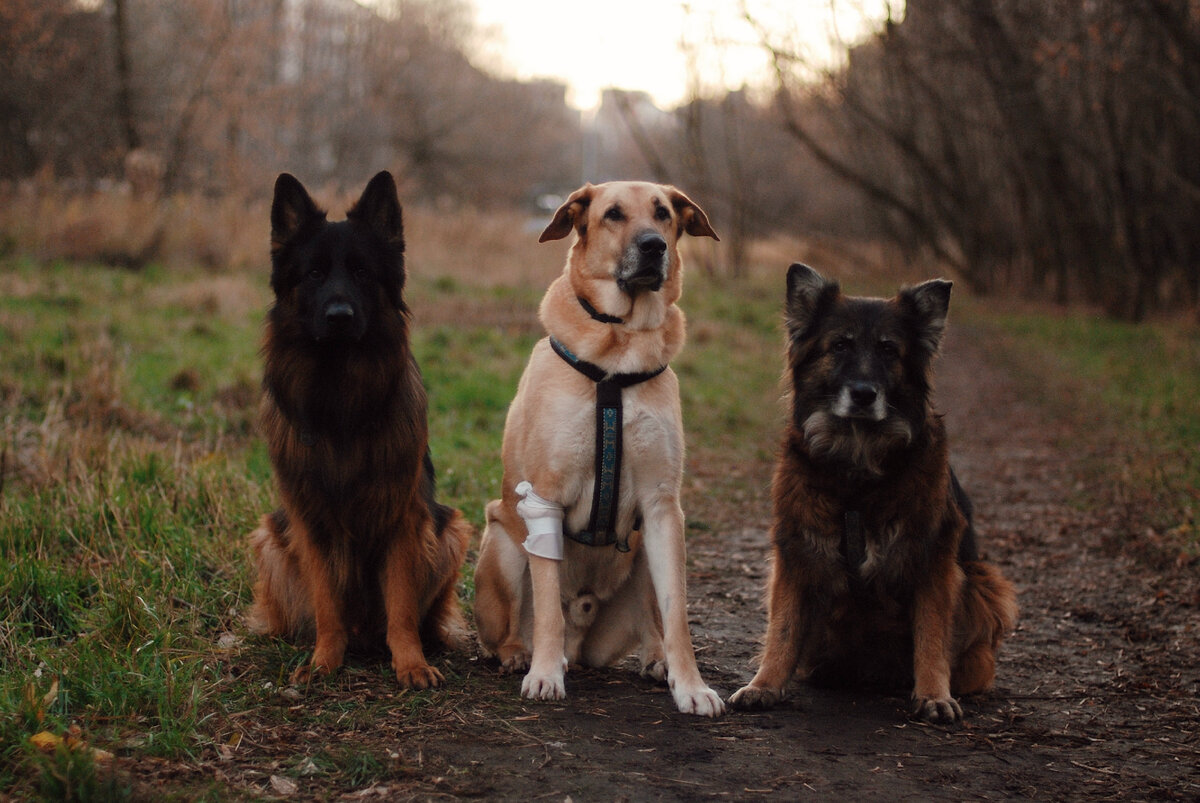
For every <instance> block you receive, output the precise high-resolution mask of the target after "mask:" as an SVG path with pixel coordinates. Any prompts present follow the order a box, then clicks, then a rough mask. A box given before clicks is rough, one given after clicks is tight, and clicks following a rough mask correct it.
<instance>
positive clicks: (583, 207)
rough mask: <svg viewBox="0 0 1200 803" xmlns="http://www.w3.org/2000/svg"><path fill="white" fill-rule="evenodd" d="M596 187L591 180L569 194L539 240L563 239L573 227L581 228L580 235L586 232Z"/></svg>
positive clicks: (540, 241)
mask: <svg viewBox="0 0 1200 803" xmlns="http://www.w3.org/2000/svg"><path fill="white" fill-rule="evenodd" d="M595 189H596V188H595V187H594V186H592V184H591V183H590V182H589V183H587V184H584V185H583V186H582V187H580V188H579V189H577V190H575V192H573V193H571V194H570V195H569V196H567V200H565V201H563V205H562V206H560V207H559V208H558V210H557V211H555V213H554V217H553V218H551V219H550V225H549V226H547V227H546V229H545V231H543V232H542V236H541V237H538V242H539V243H544V242H547V241H549V240H561V239H562V238H563V237H566V236H567V235H568V234H570V233H571V229H573V228H578V229H579V236H580V237H582V236H583V235H584V234H586V233H587V210H588V206H590V205H591V203H592V194H593V193H594V192H595Z"/></svg>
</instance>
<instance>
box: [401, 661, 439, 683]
mask: <svg viewBox="0 0 1200 803" xmlns="http://www.w3.org/2000/svg"><path fill="white" fill-rule="evenodd" d="M392 668H393V669H395V670H396V680H397V681H399V682H400V685H401V686H403V687H404V688H406V689H435V688H437V687H438V686H440V685H442V684H443V683H444V682H445V681H446V679H445V678H444V677H442V673H441V672H439V671H438V670H437V669H436V668H434V667H432V666H430V665H429V664H424V663H422V664H414V665H411V666H396V664H395V663H393V664H392Z"/></svg>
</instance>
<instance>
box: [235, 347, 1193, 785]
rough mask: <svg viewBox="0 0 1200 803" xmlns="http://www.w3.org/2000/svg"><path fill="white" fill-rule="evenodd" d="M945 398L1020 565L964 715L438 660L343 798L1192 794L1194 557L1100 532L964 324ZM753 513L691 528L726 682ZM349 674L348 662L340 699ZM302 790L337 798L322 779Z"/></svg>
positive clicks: (698, 581) (737, 644)
mask: <svg viewBox="0 0 1200 803" xmlns="http://www.w3.org/2000/svg"><path fill="white" fill-rule="evenodd" d="M939 399H940V404H939V406H940V407H941V408H942V409H944V410H946V411H947V412H948V416H947V417H948V420H949V422H950V427H951V433H952V438H953V444H954V453H955V464H956V468H957V470H958V472H959V475H960V477H961V478H962V480H963V483H964V485H965V486H966V487H967V489H968V490H969V492H970V493H971V494H972V495H973V497H974V500H975V507H976V511H977V524H978V527H979V530H980V534H981V537H982V546H983V552H984V555H985V557H986V558H988V559H990V560H992V561H994V562H996V563H998V564H999V565H1000V566H1002V567H1003V569H1004V571H1005V572H1006V573H1008V575H1009V576H1010V577H1011V578H1012V579H1013V580H1014V581H1015V582H1016V584H1017V586H1018V588H1019V590H1020V602H1021V609H1022V611H1021V622H1020V626H1019V629H1018V631H1017V632H1016V633H1015V634H1014V636H1013V637H1012V638H1011V639H1010V640H1009V641H1008V642H1007V643H1006V644H1005V647H1004V649H1003V651H1002V653H1001V659H1000V665H999V669H998V681H997V688H996V689H995V691H994V692H993V693H991V694H989V695H986V696H983V697H978V698H972V699H968V700H965V701H964V711H965V714H966V722H965V724H963V725H962V726H960V727H955V728H942V727H932V726H927V725H922V724H918V723H914V722H911V721H909V720H908V719H907V718H906V717H905V713H904V712H905V705H906V702H907V700H906V699H905V698H903V697H900V696H896V697H888V696H879V695H873V694H866V693H862V694H853V693H844V692H829V691H824V690H815V689H810V688H807V687H805V686H799V687H797V688H796V690H795V692H794V695H793V696H792V698H790V700H789V701H788V702H787V704H785V705H784V706H783V707H781V708H779V709H778V710H774V711H771V712H767V713H744V712H737V711H734V712H730V713H729V714H728V715H726V716H725V717H724V718H722V719H719V720H716V721H708V720H700V719H696V718H693V717H687V716H683V715H681V714H678V713H676V712H675V711H674V706H673V705H672V703H671V700H670V697H669V695H668V694H667V692H666V690H665V689H664V688H661V687H655V686H654V685H653V684H651V683H649V682H643V681H641V680H639V679H637V678H636V676H634V675H633V674H632V673H631V672H628V671H624V670H611V671H584V672H573V673H571V674H570V675H569V676H568V691H569V694H570V695H571V696H570V698H569V699H568V700H567V701H566V702H565V703H563V704H532V703H527V702H525V701H522V700H519V699H518V696H517V695H518V688H519V680H518V679H517V678H512V677H509V678H499V677H497V676H496V675H495V674H494V670H493V668H492V667H491V666H488V665H485V664H483V663H482V662H480V661H478V660H475V659H469V658H466V657H462V656H451V657H450V658H449V659H448V660H447V663H448V665H449V667H448V668H449V669H450V670H451V672H452V673H453V674H455V675H457V677H456V678H454V679H453V681H452V682H453V683H454V684H456V685H458V687H459V690H460V691H459V692H457V693H453V696H452V697H450V698H448V699H447V700H446V704H445V705H444V706H443V707H441V708H439V709H438V711H437V713H436V715H431V716H433V719H432V720H431V721H427V722H423V723H421V724H420V725H417V726H414V725H411V724H409V725H404V726H392V725H390V724H389V721H387V720H386V719H384V720H377V721H374V722H364V723H361V724H360V725H357V726H354V727H350V728H347V729H343V730H342V732H340V733H339V734H338V737H337V738H340V739H346V740H353V741H354V742H355V743H356V744H361V743H362V742H364V741H376V742H378V743H379V747H380V748H381V750H386V751H387V753H388V754H390V756H391V758H390V761H391V762H392V765H393V766H392V767H391V771H390V772H389V773H388V777H387V779H386V780H384V781H381V782H379V783H377V784H375V785H374V786H371V787H369V788H366V789H360V790H359V791H357V792H355V793H352V796H354V797H371V796H374V795H379V796H380V797H387V798H388V799H439V798H441V799H454V798H480V799H488V800H553V801H561V800H565V799H567V798H570V799H572V800H574V801H611V800H635V801H636V800H695V799H709V798H728V799H734V800H757V799H763V800H791V799H795V798H797V797H801V796H812V797H816V798H822V799H854V800H872V799H886V800H896V799H901V798H920V799H954V800H959V799H988V800H990V799H996V800H1000V799H1014V798H1023V799H1047V800H1059V799H1080V798H1087V799H1099V800H1103V799H1197V798H1200V769H1197V766H1198V765H1200V702H1198V699H1197V690H1198V686H1200V643H1198V642H1200V624H1198V620H1200V615H1198V611H1197V608H1198V604H1197V603H1198V599H1200V597H1198V592H1197V588H1198V584H1197V577H1196V570H1195V568H1194V567H1192V568H1190V569H1179V570H1170V571H1168V572H1167V573H1165V574H1164V573H1156V572H1153V571H1150V570H1149V569H1147V568H1145V567H1144V566H1143V565H1141V564H1139V563H1137V562H1135V561H1133V560H1130V559H1127V558H1124V557H1121V556H1120V555H1117V554H1113V552H1112V551H1111V550H1109V549H1106V547H1105V544H1106V543H1110V542H1111V541H1112V540H1113V537H1121V536H1123V535H1124V533H1123V531H1122V527H1125V526H1126V525H1125V524H1124V522H1125V520H1126V517H1125V516H1124V515H1123V514H1122V513H1121V511H1119V510H1116V509H1114V510H1087V511H1085V510H1080V509H1078V508H1077V507H1075V506H1073V505H1072V504H1071V502H1070V499H1071V497H1072V496H1073V495H1074V492H1075V490H1076V486H1077V483H1078V482H1079V480H1078V477H1079V476H1080V474H1079V472H1078V470H1077V466H1078V465H1079V462H1078V461H1079V459H1080V458H1081V457H1083V456H1084V455H1083V454H1082V453H1079V452H1078V451H1077V449H1076V448H1073V447H1072V442H1073V441H1074V440H1075V437H1074V435H1073V433H1071V432H1070V431H1068V430H1067V429H1065V428H1064V426H1063V425H1061V424H1054V423H1051V422H1050V421H1048V420H1047V419H1046V417H1045V415H1044V414H1043V413H1042V411H1040V410H1039V409H1037V408H1036V407H1034V406H1032V405H1030V404H1028V403H1026V402H1024V401H1023V400H1022V398H1021V396H1020V394H1019V392H1018V391H1017V389H1016V388H1015V387H1014V386H1013V384H1012V383H1011V382H1010V381H1009V380H1008V379H1007V378H1006V376H1005V375H1004V373H1003V372H1002V371H1000V370H999V369H997V368H995V367H994V366H993V365H991V364H990V363H989V361H988V359H987V356H986V353H985V352H984V350H983V349H982V347H981V342H980V337H979V336H978V335H977V334H975V333H972V332H971V331H970V330H953V332H952V335H951V339H950V342H949V344H948V347H947V349H946V353H945V355H944V357H943V359H942V360H941V363H940V375H939ZM760 468H761V470H762V471H763V472H764V475H765V476H768V475H769V471H770V467H769V466H763V467H760ZM764 481H765V480H764ZM746 515H747V516H749V517H750V518H748V519H746V521H748V522H750V523H753V524H754V525H755V526H749V527H744V528H742V529H740V530H738V529H734V530H732V531H731V530H730V529H729V528H727V527H717V528H714V529H713V530H712V531H704V530H699V531H695V532H692V533H691V535H690V540H689V557H690V559H691V564H692V573H691V579H690V583H691V585H690V589H689V590H690V595H691V598H692V604H691V617H692V621H693V631H694V633H695V634H696V643H697V647H698V649H699V655H700V661H701V669H702V671H703V673H704V675H705V677H706V679H708V681H709V682H710V683H711V684H713V686H714V687H715V688H717V690H718V691H719V692H720V693H721V695H722V696H728V695H729V694H731V693H732V692H733V691H734V690H735V689H737V688H738V687H739V686H740V685H741V684H742V683H744V682H745V681H747V680H748V679H749V678H750V676H751V674H752V671H751V669H752V660H753V656H754V653H755V651H756V649H757V639H758V637H759V635H760V633H761V631H762V628H763V624H764V614H763V610H762V607H761V605H760V588H761V586H762V583H763V581H764V578H765V568H764V561H765V558H766V555H767V544H766V534H765V532H764V530H763V528H762V525H761V522H762V517H761V515H757V513H756V511H746ZM367 674H368V675H370V676H371V679H369V680H364V684H365V685H366V686H367V687H370V686H375V687H377V686H378V683H377V679H378V675H377V674H374V673H367ZM355 683H356V680H355V674H354V672H353V671H351V672H350V674H349V675H348V676H347V678H346V679H345V680H344V681H343V688H345V690H346V691H347V693H348V694H350V695H353V694H354V689H353V687H354V685H355ZM312 736H316V734H309V735H308V736H307V737H306V735H305V734H302V733H295V732H292V733H288V732H287V731H286V729H282V730H277V731H274V732H272V733H259V734H255V735H254V737H253V743H254V744H255V745H257V748H256V749H254V750H251V751H249V754H243V755H242V756H240V757H239V759H240V760H238V761H235V762H233V763H232V764H227V765H225V766H224V767H218V769H217V775H218V776H222V777H223V779H224V780H225V781H226V782H229V783H232V784H233V785H234V786H235V787H241V788H242V789H244V790H246V791H247V793H249V794H253V792H254V790H255V789H259V790H262V791H264V792H267V793H268V794H269V793H270V787H269V785H268V784H267V776H268V774H269V767H265V766H264V764H263V761H262V759H263V758H264V757H266V756H270V755H274V756H279V755H281V754H282V753H285V752H286V751H287V750H288V749H291V750H297V749H303V740H304V739H305V738H311V737H312ZM320 738H328V734H321V735H320ZM297 740H299V741H300V744H299V745H297ZM255 754H257V755H255ZM264 770H266V771H265V772H264ZM297 791H298V794H299V796H302V797H303V796H307V795H311V796H313V797H317V798H326V797H337V796H338V794H339V793H338V792H337V791H336V790H331V789H329V788H327V787H326V788H322V787H321V785H320V784H319V782H316V780H315V779H314V782H313V783H312V784H305V783H303V782H301V783H300V784H299V789H298V790H297Z"/></svg>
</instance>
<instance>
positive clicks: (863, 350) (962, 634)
mask: <svg viewBox="0 0 1200 803" xmlns="http://www.w3.org/2000/svg"><path fill="white" fill-rule="evenodd" d="M949 303H950V282H946V281H940V280H933V281H929V282H925V283H923V284H920V285H917V286H916V287H912V288H908V289H905V290H902V291H901V292H900V294H899V295H898V296H896V297H895V298H893V299H890V300H886V301H885V300H883V299H873V298H852V297H847V296H844V295H842V293H841V290H840V289H839V287H838V285H837V283H836V282H831V281H827V280H826V279H824V278H823V277H821V276H820V275H819V274H818V273H817V272H816V271H814V270H813V269H812V268H809V267H807V266H805V265H799V264H797V265H792V266H791V268H790V269H789V270H788V277H787V330H788V338H789V350H788V362H789V370H790V376H791V380H792V420H791V424H790V426H789V427H788V430H787V434H786V438H785V441H784V445H783V455H782V457H781V458H780V461H779V465H778V467H777V469H776V472H775V481H774V487H773V494H774V499H775V523H774V527H773V531H772V541H773V546H774V562H773V565H772V569H771V579H770V582H769V586H768V602H767V605H768V613H767V635H766V646H765V649H764V651H763V655H762V663H761V666H760V668H759V670H758V673H757V674H756V675H755V676H754V679H753V680H752V681H751V682H750V684H749V685H748V686H746V687H745V688H743V689H741V690H740V691H738V692H736V693H735V694H734V695H733V697H731V698H730V703H732V704H733V705H736V706H740V707H743V708H755V707H768V706H771V705H774V704H775V703H777V702H778V701H779V700H780V699H782V698H783V696H784V694H785V691H786V686H787V683H788V681H789V679H790V678H791V676H792V674H793V672H794V671H796V670H797V668H798V669H799V671H800V674H801V675H802V676H803V677H806V678H807V679H809V680H810V681H812V682H817V683H821V682H837V683H882V684H890V685H898V684H907V683H912V684H913V692H912V697H913V711H914V713H915V714H917V715H918V716H920V717H922V718H925V719H928V720H931V721H935V722H951V721H955V720H958V719H960V718H961V717H962V709H961V708H960V707H959V704H958V701H957V700H955V699H954V698H953V697H952V696H951V694H971V693H973V692H979V691H983V690H986V689H988V688H990V687H991V685H992V680H993V678H994V676H995V664H996V649H997V647H998V646H999V644H1000V641H1001V639H1002V638H1003V636H1004V635H1005V633H1007V632H1008V631H1010V630H1011V629H1012V628H1013V627H1014V625H1015V622H1016V615H1017V605H1016V594H1015V592H1014V590H1013V587H1012V585H1011V584H1010V583H1009V582H1008V581H1007V580H1006V579H1005V578H1004V577H1003V576H1002V575H1001V574H1000V572H999V571H998V570H997V569H996V568H995V567H993V566H990V565H988V564H986V563H982V562H980V561H979V560H978V559H977V554H976V546H975V533H974V530H973V529H972V527H971V523H970V503H969V502H968V501H967V497H966V494H965V493H963V491H962V489H961V488H960V487H959V485H958V482H957V480H956V479H955V478H954V475H953V473H952V472H951V470H950V464H949V461H948V447H947V441H946V429H945V426H944V424H943V423H942V418H941V416H940V415H938V414H937V413H936V412H935V411H934V409H933V405H932V400H931V396H932V384H931V383H932V373H933V368H932V365H933V359H934V356H935V355H936V353H937V350H938V347H939V344H940V342H941V338H942V331H943V329H944V328H945V323H946V313H947V310H948V308H949Z"/></svg>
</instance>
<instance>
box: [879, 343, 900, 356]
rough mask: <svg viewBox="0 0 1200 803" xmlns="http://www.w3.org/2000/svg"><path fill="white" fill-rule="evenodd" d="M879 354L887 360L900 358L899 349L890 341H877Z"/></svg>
mask: <svg viewBox="0 0 1200 803" xmlns="http://www.w3.org/2000/svg"><path fill="white" fill-rule="evenodd" d="M879 353H880V354H882V355H883V356H884V357H887V358H888V359H891V360H894V359H895V358H897V357H899V356H900V347H899V346H898V345H896V343H895V342H894V341H891V340H880V341H879Z"/></svg>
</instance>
